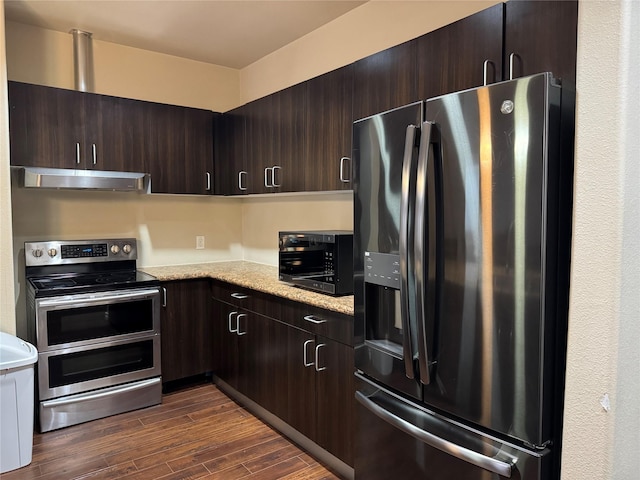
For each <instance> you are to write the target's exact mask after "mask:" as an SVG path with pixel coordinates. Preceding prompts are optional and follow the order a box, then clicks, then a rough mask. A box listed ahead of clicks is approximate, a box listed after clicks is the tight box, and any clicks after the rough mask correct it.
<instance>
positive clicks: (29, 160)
mask: <svg viewBox="0 0 640 480" xmlns="http://www.w3.org/2000/svg"><path fill="white" fill-rule="evenodd" d="M8 91H9V134H10V142H11V143H10V148H11V164H12V165H20V166H32V167H52V168H71V169H83V170H84V169H97V170H118V171H130V172H142V171H144V161H143V157H142V155H141V154H142V145H141V143H140V138H141V135H142V130H143V120H142V119H143V109H142V107H141V106H142V104H143V102H139V101H137V100H129V99H125V98H118V97H110V96H104V95H95V94H91V93H84V92H78V91H75V90H66V89H61V88H53V87H45V86H41V85H32V84H28V83H20V82H9V83H8Z"/></svg>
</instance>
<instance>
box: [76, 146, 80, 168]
mask: <svg viewBox="0 0 640 480" xmlns="http://www.w3.org/2000/svg"><path fill="white" fill-rule="evenodd" d="M76 163H77V164H78V165H80V144H79V143H76Z"/></svg>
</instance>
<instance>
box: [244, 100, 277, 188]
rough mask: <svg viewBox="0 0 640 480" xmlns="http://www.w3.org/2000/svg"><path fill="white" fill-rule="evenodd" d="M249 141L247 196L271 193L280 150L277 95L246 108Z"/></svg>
mask: <svg viewBox="0 0 640 480" xmlns="http://www.w3.org/2000/svg"><path fill="white" fill-rule="evenodd" d="M244 113H245V115H246V116H245V141H246V147H245V152H246V158H245V169H246V172H247V175H246V179H247V188H248V190H247V193H267V192H269V190H268V189H269V185H270V183H269V182H270V180H271V177H270V176H269V174H270V173H271V170H270V169H271V168H272V167H273V166H274V165H275V162H276V158H275V157H276V155H275V152H276V150H277V148H278V146H277V145H276V143H277V139H276V138H275V137H274V135H275V128H274V124H275V119H276V118H277V113H276V102H275V95H268V96H266V97H263V98H259V99H258V100H254V101H253V102H250V103H248V104H247V105H246V109H245V112H244Z"/></svg>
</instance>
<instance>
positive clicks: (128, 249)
mask: <svg viewBox="0 0 640 480" xmlns="http://www.w3.org/2000/svg"><path fill="white" fill-rule="evenodd" d="M122 251H123V252H124V253H126V254H127V255H129V254H130V253H131V245H129V244H128V243H125V244H124V245H123V246H122Z"/></svg>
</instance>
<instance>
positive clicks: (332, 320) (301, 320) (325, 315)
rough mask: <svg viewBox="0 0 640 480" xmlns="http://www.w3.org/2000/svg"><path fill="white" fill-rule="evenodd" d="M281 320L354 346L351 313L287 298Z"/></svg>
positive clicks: (283, 305)
mask: <svg viewBox="0 0 640 480" xmlns="http://www.w3.org/2000/svg"><path fill="white" fill-rule="evenodd" d="M280 320H281V321H282V322H285V323H288V324H289V325H292V326H294V327H298V328H301V329H303V330H306V331H307V332H311V333H313V334H316V335H322V336H324V337H327V338H330V339H332V340H335V341H337V342H340V343H343V344H345V345H350V346H353V317H352V316H350V315H345V314H343V313H338V312H332V311H330V310H326V309H324V308H320V307H314V306H312V305H308V304H305V303H299V302H293V301H290V300H285V301H283V303H282V310H281V312H280Z"/></svg>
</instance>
